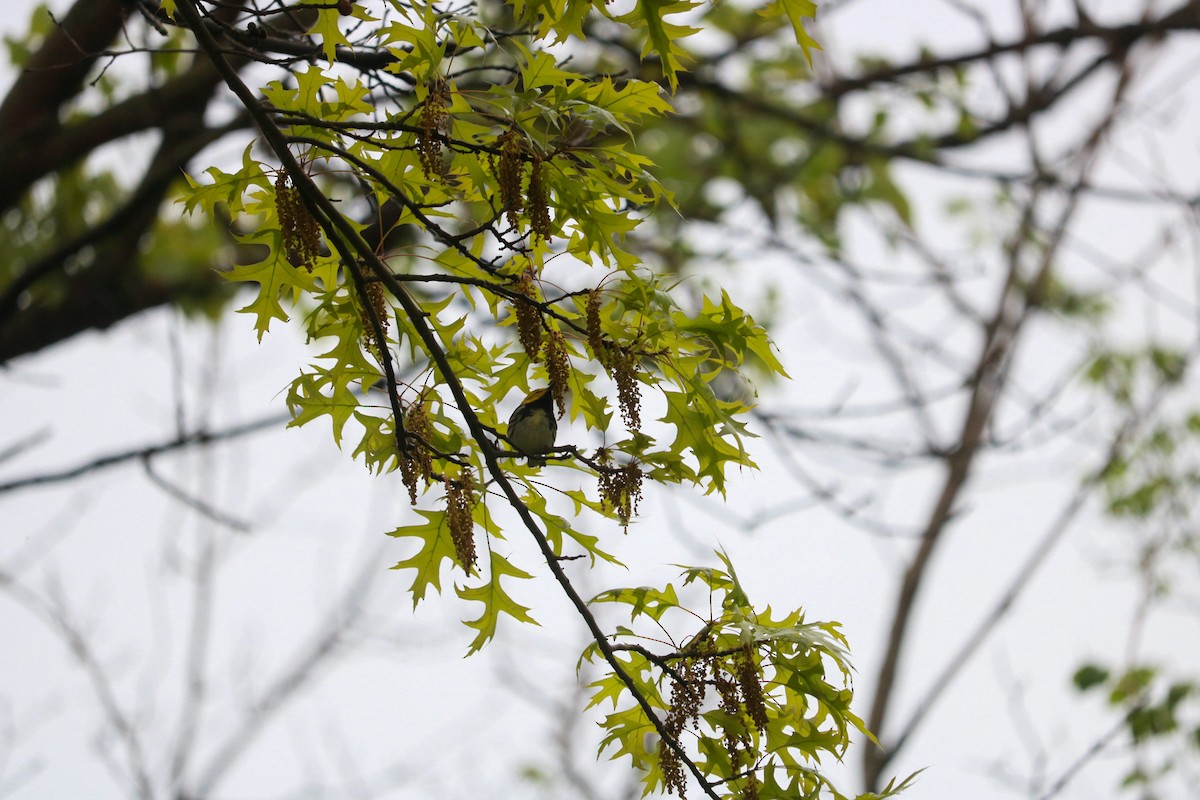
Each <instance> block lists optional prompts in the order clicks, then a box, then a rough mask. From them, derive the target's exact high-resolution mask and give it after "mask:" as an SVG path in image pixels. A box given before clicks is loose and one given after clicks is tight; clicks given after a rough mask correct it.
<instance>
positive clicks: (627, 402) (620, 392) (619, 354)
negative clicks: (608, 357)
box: [612, 348, 642, 432]
mask: <svg viewBox="0 0 1200 800" xmlns="http://www.w3.org/2000/svg"><path fill="white" fill-rule="evenodd" d="M612 355H613V357H612V370H613V380H615V381H616V382H617V403H618V404H619V405H620V406H621V419H622V420H623V421H624V422H625V427H627V428H629V430H631V431H635V432H636V431H640V430H641V429H642V391H641V388H640V387H639V386H638V379H637V356H635V355H634V354H633V353H630V352H628V351H626V350H622V349H620V348H615V349H614V352H613V354H612Z"/></svg>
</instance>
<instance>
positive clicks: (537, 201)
mask: <svg viewBox="0 0 1200 800" xmlns="http://www.w3.org/2000/svg"><path fill="white" fill-rule="evenodd" d="M543 164H544V161H543V159H542V157H541V156H540V155H538V154H536V153H535V154H534V156H533V160H532V164H531V165H530V168H529V228H530V230H532V231H533V234H534V236H539V237H541V238H542V239H543V240H545V239H549V238H550V234H551V232H552V230H551V227H550V199H549V196H548V195H547V192H546V179H545V175H544V170H543V169H542V167H543Z"/></svg>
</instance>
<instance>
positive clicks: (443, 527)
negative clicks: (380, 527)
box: [388, 508, 457, 608]
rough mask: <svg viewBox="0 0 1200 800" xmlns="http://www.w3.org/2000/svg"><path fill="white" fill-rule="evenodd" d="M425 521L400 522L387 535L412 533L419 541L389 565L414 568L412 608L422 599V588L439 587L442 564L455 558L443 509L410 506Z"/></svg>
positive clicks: (436, 588)
mask: <svg viewBox="0 0 1200 800" xmlns="http://www.w3.org/2000/svg"><path fill="white" fill-rule="evenodd" d="M414 510H415V511H416V513H417V514H419V515H421V516H422V517H424V518H425V521H424V522H422V523H419V524H416V525H403V526H401V527H399V528H396V529H395V530H394V531H392V532H390V533H389V534H388V536H395V537H397V538H406V537H412V538H415V539H417V540H418V541H419V542H420V548H419V549H418V550H417V552H416V553H414V554H413V555H412V556H410V557H408V558H406V559H404V560H403V561H401V562H399V563H398V564H396V565H395V566H394V567H392V569H411V570H414V571H415V573H416V574H415V575H414V576H413V582H412V585H411V586H409V589H408V590H409V592H410V593H411V594H412V597H413V608H416V607H417V604H418V603H420V602H421V601H422V600H424V599H425V592H426V591H428V590H429V589H430V588H432V589H433V590H434V591H435V592H437V593H439V594H440V593H441V591H442V567H443V566H444V565H445V564H446V563H447V562H449V564H451V565H453V564H455V563H457V562H456V561H455V552H454V541H453V540H452V539H451V538H450V524H449V522H448V520H447V519H446V517H447V515H446V512H445V511H424V510H422V509H419V508H418V509H414Z"/></svg>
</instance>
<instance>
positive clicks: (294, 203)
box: [275, 171, 321, 272]
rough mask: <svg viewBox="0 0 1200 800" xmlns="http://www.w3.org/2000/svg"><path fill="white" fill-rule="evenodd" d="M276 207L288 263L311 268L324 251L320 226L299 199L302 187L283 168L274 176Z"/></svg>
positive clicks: (307, 268)
mask: <svg viewBox="0 0 1200 800" xmlns="http://www.w3.org/2000/svg"><path fill="white" fill-rule="evenodd" d="M275 210H276V213H277V214H278V215H279V229H280V232H281V233H282V234H283V252H284V255H285V256H286V257H287V260H288V263H289V264H291V265H292V266H293V267H304V268H305V269H306V270H308V271H309V272H312V271H313V261H315V260H316V258H317V256H318V255H320V254H321V226H320V225H318V224H317V221H316V220H315V219H313V215H312V214H311V213H309V210H308V207H307V206H306V205H304V201H303V200H301V199H300V190H299V189H297V188H296V187H295V186H292V185H291V184H290V183H289V179H288V174H287V173H286V172H282V171H281V172H280V173H279V176H278V177H277V178H276V179H275Z"/></svg>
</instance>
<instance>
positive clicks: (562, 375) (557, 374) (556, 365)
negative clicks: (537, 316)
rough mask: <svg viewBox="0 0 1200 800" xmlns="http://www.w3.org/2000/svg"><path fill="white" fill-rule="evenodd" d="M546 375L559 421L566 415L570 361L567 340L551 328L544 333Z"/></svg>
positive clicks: (558, 331)
mask: <svg viewBox="0 0 1200 800" xmlns="http://www.w3.org/2000/svg"><path fill="white" fill-rule="evenodd" d="M545 347H546V349H545V351H544V352H545V356H546V373H547V374H548V375H549V376H550V390H551V391H552V392H553V393H554V403H555V405H557V406H558V416H559V419H561V418H562V416H563V414H566V413H567V400H566V395H567V385H568V383H569V382H570V380H571V360H570V358H569V357H568V355H567V340H566V337H565V336H563V334H562V331H560V330H558V329H557V328H551V329H550V330H549V331H547V333H546V345H545Z"/></svg>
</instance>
